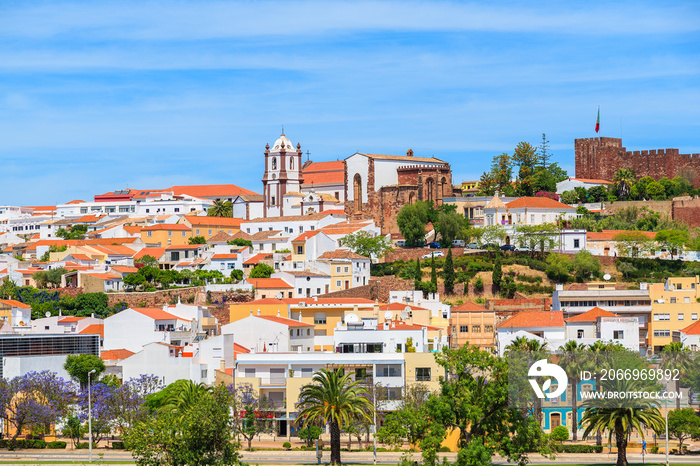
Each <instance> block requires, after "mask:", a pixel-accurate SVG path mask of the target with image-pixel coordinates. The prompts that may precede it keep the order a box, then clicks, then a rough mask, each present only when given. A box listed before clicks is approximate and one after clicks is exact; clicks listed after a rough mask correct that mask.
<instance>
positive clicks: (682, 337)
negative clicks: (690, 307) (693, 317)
mask: <svg viewBox="0 0 700 466" xmlns="http://www.w3.org/2000/svg"><path fill="white" fill-rule="evenodd" d="M673 341H674V342H676V341H679V342H681V343H683V346H684V347H685V348H690V350H691V351H698V350H700V320H699V321H697V322H693V323H692V324H690V325H688V326H687V327H685V328H684V329H682V330H674V331H673Z"/></svg>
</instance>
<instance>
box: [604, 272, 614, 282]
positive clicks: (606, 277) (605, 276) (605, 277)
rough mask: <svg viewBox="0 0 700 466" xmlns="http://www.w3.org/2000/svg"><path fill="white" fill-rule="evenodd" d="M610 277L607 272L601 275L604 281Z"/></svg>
mask: <svg viewBox="0 0 700 466" xmlns="http://www.w3.org/2000/svg"><path fill="white" fill-rule="evenodd" d="M610 278H612V277H611V276H610V274H609V273H606V274H605V275H603V280H605V281H608V280H610Z"/></svg>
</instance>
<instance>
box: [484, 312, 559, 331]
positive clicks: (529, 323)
mask: <svg viewBox="0 0 700 466" xmlns="http://www.w3.org/2000/svg"><path fill="white" fill-rule="evenodd" d="M563 326H564V313H563V312H562V311H520V312H518V313H517V314H515V315H514V316H512V317H510V318H508V319H506V320H505V321H503V322H501V323H500V324H498V325H497V326H496V328H533V327H563Z"/></svg>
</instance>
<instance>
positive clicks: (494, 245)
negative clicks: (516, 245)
mask: <svg viewBox="0 0 700 466" xmlns="http://www.w3.org/2000/svg"><path fill="white" fill-rule="evenodd" d="M481 249H498V245H497V244H496V243H486V244H484V245H482V246H481Z"/></svg>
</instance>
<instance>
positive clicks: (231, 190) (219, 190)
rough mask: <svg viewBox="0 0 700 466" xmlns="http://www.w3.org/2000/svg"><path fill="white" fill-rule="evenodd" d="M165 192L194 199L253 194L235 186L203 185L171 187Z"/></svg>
mask: <svg viewBox="0 0 700 466" xmlns="http://www.w3.org/2000/svg"><path fill="white" fill-rule="evenodd" d="M166 191H172V192H173V193H174V194H189V195H190V196H195V197H223V198H228V197H235V196H240V195H242V194H254V195H258V193H256V192H253V191H251V190H249V189H245V188H241V187H240V186H236V185H235V184H205V185H189V186H171V187H170V188H168V189H167V190H166Z"/></svg>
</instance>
